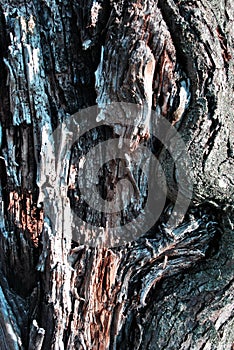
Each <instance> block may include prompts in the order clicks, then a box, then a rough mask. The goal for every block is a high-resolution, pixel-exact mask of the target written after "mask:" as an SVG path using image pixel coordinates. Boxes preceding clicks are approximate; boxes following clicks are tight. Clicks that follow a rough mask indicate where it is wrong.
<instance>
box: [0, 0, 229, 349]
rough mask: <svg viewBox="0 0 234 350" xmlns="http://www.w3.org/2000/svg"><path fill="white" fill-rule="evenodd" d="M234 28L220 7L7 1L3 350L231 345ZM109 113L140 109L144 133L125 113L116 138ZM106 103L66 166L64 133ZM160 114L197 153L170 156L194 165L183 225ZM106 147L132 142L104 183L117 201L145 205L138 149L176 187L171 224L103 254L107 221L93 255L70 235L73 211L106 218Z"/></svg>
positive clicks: (2, 117) (2, 31) (0, 211)
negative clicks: (96, 201) (159, 132)
mask: <svg viewBox="0 0 234 350" xmlns="http://www.w3.org/2000/svg"><path fill="white" fill-rule="evenodd" d="M233 18H234V11H233V6H232V4H231V1H223V0H222V1H216V0H212V1H208V0H204V1H202V2H200V1H195V0H192V1H177V0H175V1H173V0H163V1H161V0H159V1H153V0H147V1H145V2H143V1H138V0H131V1H124V0H120V1H106V0H105V1H74V2H71V1H68V0H65V1H63V2H60V1H50V0H37V1H31V2H22V1H20V0H17V1H16V0H15V1H1V0H0V47H1V50H0V77H1V79H0V166H1V177H0V204H1V206H0V258H1V262H0V269H1V280H0V314H1V315H0V316H1V317H0V335H1V340H0V347H1V349H28V348H29V349H37V350H40V349H142V350H143V349H147V350H148V349H160V350H161V349H220V350H221V349H225V350H226V349H231V348H232V346H233V343H234V338H233V333H232V329H233V326H234V324H233V323H234V319H233V295H234V294H233V269H232V265H233V243H234V242H233V227H234V226H233V225H234V219H233V218H234V213H233V202H234V174H233V162H234V159H233V146H234V144H233V143H234V141H233V132H234V124H233V118H232V115H233V108H232V106H233V104H234V103H233V102H234V101H233V74H232V73H233V56H234V50H233V47H234V46H233V38H234V35H233V34H234V33H233V30H234V29H233V28H234V26H233ZM109 102H131V103H135V104H139V105H142V106H144V108H143V112H142V113H140V114H139V115H138V116H137V118H136V120H135V121H134V122H135V126H136V127H135V128H131V127H130V126H126V123H125V122H126V121H125V119H124V118H126V113H123V114H121V113H119V120H118V123H116V125H115V127H114V128H113V129H112V128H111V127H110V126H108V124H109V122H108V113H107V110H108V108H105V107H104V105H105V103H109ZM95 104H97V105H98V106H99V107H100V110H99V113H98V115H97V120H98V121H99V122H100V123H103V124H104V123H105V124H106V126H105V127H104V128H102V129H99V131H97V130H94V131H92V132H90V133H86V134H85V135H84V137H83V139H82V140H78V142H76V143H75V144H74V146H73V148H69V147H68V139H65V138H64V137H65V136H67V137H68V138H69V137H72V135H71V134H69V133H66V132H65V129H63V132H62V133H61V138H60V139H59V141H60V142H61V143H60V145H61V147H60V148H59V152H58V159H59V162H56V159H55V158H53V156H54V154H53V149H54V147H55V145H56V141H58V140H55V139H54V137H55V133H54V131H55V130H56V128H57V127H58V126H59V125H61V123H62V122H64V125H65V124H66V122H67V123H69V120H70V119H71V116H73V114H74V113H76V112H77V111H79V110H81V109H83V108H86V107H89V106H93V105H95ZM151 109H153V110H154V111H155V113H151ZM83 115H84V116H85V114H83ZM159 115H162V116H164V118H166V119H167V120H169V121H170V122H171V123H172V124H173V125H174V127H175V128H176V129H177V130H178V131H179V133H180V135H181V137H182V138H183V140H184V141H185V143H186V150H181V149H180V148H179V147H178V145H175V140H174V143H173V140H170V148H169V151H170V150H173V152H174V154H175V158H176V160H179V159H181V154H182V153H181V152H182V151H187V152H188V154H189V155H190V157H191V160H192V171H191V174H188V176H192V178H193V183H194V188H193V189H194V190H193V198H192V201H191V204H190V207H189V210H188V213H187V214H186V215H185V216H183V217H181V218H180V224H178V225H174V226H172V227H168V225H167V221H168V218H169V217H170V215H171V212H172V211H173V205H174V203H175V201H176V197H177V188H178V181H179V175H178V173H177V171H176V169H175V167H174V163H173V160H172V157H169V156H168V151H166V150H165V148H164V149H163V147H162V146H163V145H162V144H161V143H160V142H158V141H157V140H155V138H154V135H152V134H151V124H152V123H154V122H155V120H153V119H152V118H157V116H159ZM127 117H129V116H127ZM83 118H84V120H79V122H78V127H82V125H84V124H85V123H86V121H87V120H86V118H85V117H83ZM57 130H58V129H57ZM95 137H97V141H99V142H102V141H105V140H106V139H108V138H116V139H118V140H119V143H120V144H121V143H122V142H123V139H124V138H129V139H130V140H131V148H130V152H129V154H128V156H127V157H126V158H125V159H124V160H123V161H122V163H120V162H117V161H113V162H109V163H108V164H106V165H105V167H104V168H103V169H102V172H100V174H99V175H100V178H101V181H100V182H99V184H98V185H99V189H100V191H101V192H102V195H103V197H105V198H107V199H108V200H110V199H111V198H112V197H113V195H114V191H115V190H116V187H115V185H116V183H114V182H115V181H118V179H119V178H121V177H122V178H125V179H126V180H127V181H130V182H131V183H132V185H133V188H134V189H135V193H137V195H138V196H142V197H144V195H145V192H146V190H145V189H146V188H147V185H148V183H147V178H146V177H144V176H143V175H142V172H141V171H140V170H141V169H140V164H138V167H136V169H137V170H136V169H134V167H133V166H131V165H132V164H133V152H134V150H135V149H137V148H138V147H139V145H142V144H148V145H149V148H150V150H151V151H152V152H154V154H155V155H157V157H158V159H159V162H160V163H161V164H162V166H163V170H164V173H165V176H166V180H167V190H168V191H167V202H166V205H165V207H164V210H163V213H162V215H161V217H160V220H159V221H158V222H157V223H156V224H155V225H154V226H153V227H152V228H151V230H149V231H148V232H142V236H141V237H140V238H139V237H137V238H138V239H136V240H135V241H132V242H129V243H128V244H126V245H122V246H120V247H118V246H112V248H108V247H106V246H105V244H104V243H105V242H104V241H103V240H104V239H105V237H106V236H105V235H107V236H108V223H107V224H106V223H105V224H103V226H102V227H101V228H100V231H101V233H102V235H103V238H101V239H100V242H99V243H100V244H99V245H97V246H95V247H93V246H88V245H87V244H85V245H79V244H78V243H77V241H78V239H75V240H74V237H75V238H77V236H76V235H75V236H73V240H72V236H71V234H72V232H71V229H70V227H71V220H70V214H71V210H70V203H71V207H72V209H73V210H75V211H76V213H77V214H79V215H80V216H81V217H83V218H84V217H86V218H87V217H88V219H87V220H89V222H93V223H96V224H100V221H101V220H104V219H105V220H106V217H104V219H103V217H101V219H100V217H99V216H98V215H97V214H96V213H95V211H92V210H90V209H89V208H87V207H85V206H84V204H82V205H81V203H80V199H79V183H78V182H77V176H78V175H79V171H81V166H80V164H81V163H82V162H83V158H84V157H85V155H86V152H87V150H88V149H89V147H91V146H93V145H94V144H95V142H96V141H95ZM76 141H77V140H76ZM176 146H177V147H176ZM56 152H57V150H56ZM99 160H100V161H101V160H102V154H101V155H100V159H97V161H99ZM117 168H118V171H117V170H116V169H117ZM120 173H121V175H120ZM50 174H52V175H54V177H53V176H51V177H50ZM113 174H114V175H113ZM116 174H117V175H118V176H119V177H118V176H117V175H116ZM92 176H93V173H92V172H91V171H90V177H92ZM122 178H121V179H122ZM67 179H69V181H67ZM148 180H149V179H148ZM148 182H149V181H148ZM139 183H140V184H141V185H140V186H139V187H138V184H139ZM48 188H50V190H49V191H48ZM184 192H185V193H186V188H185V189H184ZM120 194H121V195H122V198H123V201H126V200H127V195H126V193H124V191H122V192H120ZM68 195H69V196H70V199H69V196H68ZM49 199H50V201H51V202H52V201H54V205H53V206H51V205H50V206H48V201H49ZM143 199H144V198H143ZM142 201H143V200H142ZM51 208H52V212H51ZM96 209H98V208H96ZM49 211H50V212H49ZM82 215H83V216H82ZM112 219H113V221H114V220H115V219H116V217H115V216H114V215H113V217H112ZM123 220H127V218H126V217H124V219H123ZM107 221H108V220H107ZM109 229H110V227H109ZM81 231H82V234H83V235H89V234H90V232H88V229H87V227H86V226H85V225H84V227H82V230H81ZM75 233H76V232H75ZM73 234H74V232H73ZM86 243H87V242H86Z"/></svg>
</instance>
